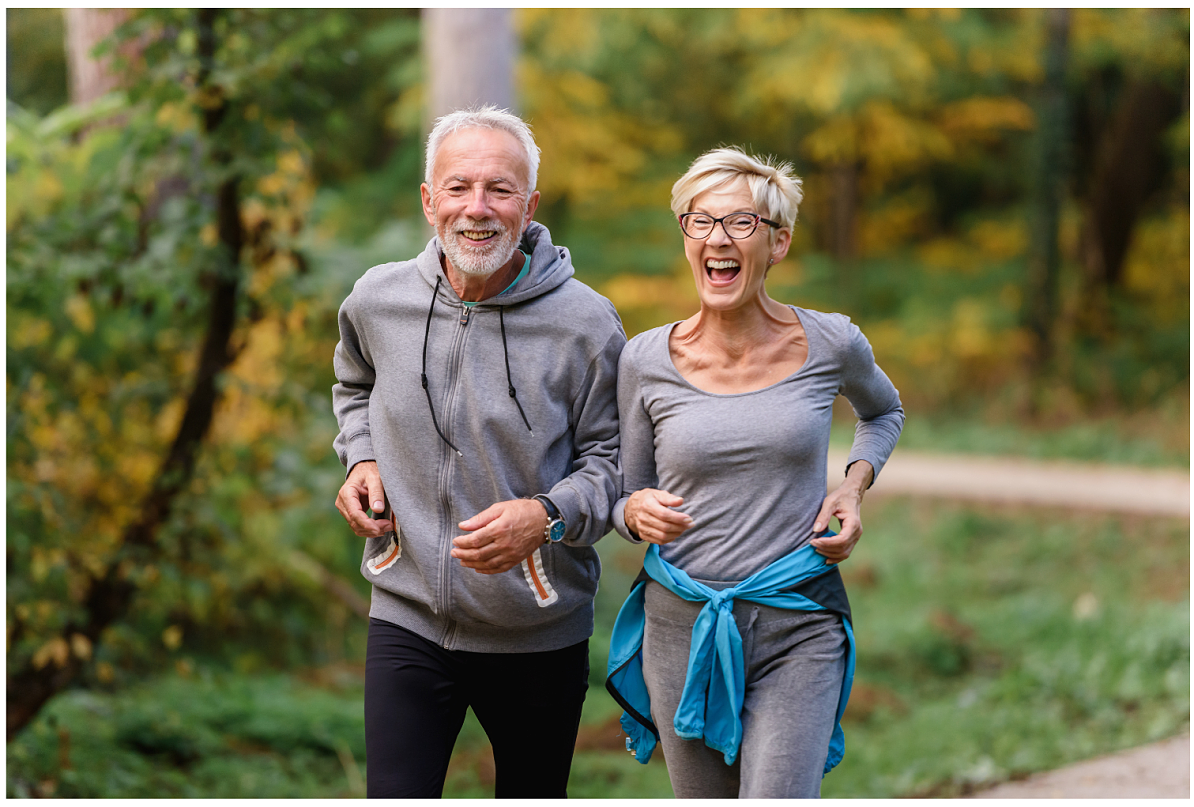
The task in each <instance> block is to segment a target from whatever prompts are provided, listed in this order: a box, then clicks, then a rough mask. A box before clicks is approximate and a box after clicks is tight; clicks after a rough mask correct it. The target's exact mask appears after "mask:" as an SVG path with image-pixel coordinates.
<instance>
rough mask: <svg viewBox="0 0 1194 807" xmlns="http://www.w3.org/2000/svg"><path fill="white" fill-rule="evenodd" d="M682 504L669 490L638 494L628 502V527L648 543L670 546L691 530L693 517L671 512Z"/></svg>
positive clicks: (643, 491) (647, 491)
mask: <svg viewBox="0 0 1194 807" xmlns="http://www.w3.org/2000/svg"><path fill="white" fill-rule="evenodd" d="M682 504H684V500H683V499H681V498H680V497H679V496H673V495H672V494H670V493H668V492H667V491H666V490H656V489H655V488H643V489H642V490H636V491H635V492H634V493H632V494H630V498H629V499H628V500H627V501H626V510H625V517H626V526H627V527H629V528H630V531H631V532H633V533H634V534H635V535H637V536H638V537H639V538H641V539H643V540H644V541H647V542H648V543H652V544H667V543H671V542H672V541H674V540H676V539H677V538H679V537H680V533H682V532H684V531H685V530H686V529H688V528H689V527H691V526H692V517H691V516H689V515H688V514H687V513H681V512H679V511H677V510H673V509H672V508H673V507H679V506H680V505H682Z"/></svg>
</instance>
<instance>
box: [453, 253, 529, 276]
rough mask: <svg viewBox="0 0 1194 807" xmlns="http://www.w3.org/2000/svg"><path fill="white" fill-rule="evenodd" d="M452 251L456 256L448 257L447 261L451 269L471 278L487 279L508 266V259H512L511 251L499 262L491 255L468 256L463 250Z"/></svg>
mask: <svg viewBox="0 0 1194 807" xmlns="http://www.w3.org/2000/svg"><path fill="white" fill-rule="evenodd" d="M452 251H453V252H455V253H456V254H454V255H448V260H450V261H452V266H453V268H455V269H456V271H458V272H460V273H461V274H465V275H469V276H471V277H489V276H490V275H492V274H493V273H495V272H497V271H498V270H499V269H501V268H502V267H503V266H506V265H507V264H509V263H510V259H511V258H513V257H514V250H513V249H511V250H510V251H509V253H508V254H507V255H506V256H505V258H504V259H503V260H501V261H498V260H497V258H496V257H494V256H492V255H470V254H468V251H465V250H452ZM499 257H500V256H499Z"/></svg>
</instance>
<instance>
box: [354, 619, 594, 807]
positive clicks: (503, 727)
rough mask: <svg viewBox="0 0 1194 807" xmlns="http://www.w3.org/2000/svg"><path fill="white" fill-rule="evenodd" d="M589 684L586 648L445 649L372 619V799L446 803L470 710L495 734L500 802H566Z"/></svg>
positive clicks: (368, 681)
mask: <svg viewBox="0 0 1194 807" xmlns="http://www.w3.org/2000/svg"><path fill="white" fill-rule="evenodd" d="M588 679H589V642H588V640H587V639H586V640H585V641H583V642H580V643H579V644H574V645H572V646H571V647H565V648H563V649H562V650H549V651H546V652H539V653H469V652H465V651H463V650H445V649H444V648H442V647H440V646H439V645H437V644H435V643H433V642H429V641H427V640H426V639H424V638H423V637H421V636H419V635H418V634H415V633H412V632H411V631H408V630H406V629H405V628H400V627H398V626H397V625H394V624H392V623H390V622H385V621H383V620H380V619H370V620H369V647H368V651H367V652H366V657H365V753H366V757H367V760H366V761H367V766H366V772H367V779H368V791H369V793H368V794H369V798H440V797H441V796H442V795H443V790H444V777H445V776H446V775H447V771H448V760H449V758H450V757H451V756H452V747H453V746H454V745H455V744H456V736H457V735H458V734H459V733H460V727H461V726H462V725H463V724H464V715H465V711H466V709H467V708H468V707H470V706H471V707H472V708H473V713H474V714H475V715H476V716H477V720H478V721H479V722H480V723H481V727H482V728H484V729H485V733H486V734H487V735H488V736H489V741H490V743H491V744H492V745H493V761H494V766H495V768H496V773H497V782H496V785H495V790H496V792H495V795H496V796H497V797H498V798H514V797H518V798H564V797H566V796H567V795H568V794H567V790H566V788H567V785H568V773H569V770H570V769H571V767H572V751H573V749H574V748H575V746H576V731H577V729H578V728H579V726H580V712H581V706H582V705H583V704H584V700H585V693H586V691H587V690H588V685H589V683H588Z"/></svg>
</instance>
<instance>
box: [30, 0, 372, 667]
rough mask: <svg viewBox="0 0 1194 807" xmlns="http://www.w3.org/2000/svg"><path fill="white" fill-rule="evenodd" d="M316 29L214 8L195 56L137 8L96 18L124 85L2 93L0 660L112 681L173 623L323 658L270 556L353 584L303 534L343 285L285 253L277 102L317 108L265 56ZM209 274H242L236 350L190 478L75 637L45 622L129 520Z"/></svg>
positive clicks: (301, 209) (320, 486) (342, 549)
mask: <svg viewBox="0 0 1194 807" xmlns="http://www.w3.org/2000/svg"><path fill="white" fill-rule="evenodd" d="M322 22H323V18H322V17H320V16H317V15H312V14H309V13H297V12H296V13H295V14H293V15H285V14H283V15H279V16H278V19H276V20H275V19H274V17H273V15H272V13H271V12H255V11H251V10H237V11H233V12H229V13H228V14H227V15H226V16H223V17H219V18H218V19H217V24H216V31H215V40H216V45H217V46H216V52H215V55H214V58H213V60H212V64H211V65H210V66H207V65H205V64H204V63H203V60H202V59H201V55H200V52H199V50H198V33H197V27H196V17H195V13H194V12H192V11H185V10H184V11H165V10H164V11H149V12H145V13H142V14H139V15H137V16H136V17H134V18H133V19H132V21H131V22H130V23H129V24H128V25H127V26H125V28H124V29H123V32H122V33H121V34H120V35H121V36H123V37H128V38H136V39H137V40H138V41H139V42H142V43H145V44H144V47H143V49H142V50H141V55H140V59H141V60H142V62H143V64H142V66H141V67H139V68H138V69H137V71H136V72H135V73H133V75H134V76H135V80H134V81H132V82H131V83H130V84H129V86H128V88H127V93H126V94H125V95H123V96H113V97H110V98H108V99H104V100H102V101H101V102H98V103H97V104H96V105H95V106H94V107H93V108H91V109H90V110H81V109H77V108H64V109H62V110H60V111H59V112H56V113H55V114H53V115H51V116H49V117H47V118H45V119H38V118H37V117H36V116H34V115H33V114H32V113H29V112H26V111H23V110H20V109H19V108H15V107H12V106H10V114H9V117H8V165H9V172H8V200H9V205H8V252H7V258H8V274H7V311H8V317H7V367H8V376H7V378H8V435H9V440H8V470H9V483H8V487H7V502H8V520H7V524H8V534H9V542H8V587H7V602H8V614H9V622H8V631H9V639H10V643H11V644H10V649H9V663H10V669H11V668H12V665H17V664H20V663H23V662H25V661H26V660H30V659H32V660H33V662H34V665H35V666H36V667H44V666H45V665H47V664H61V663H63V662H64V660H65V658H67V657H68V656H69V654H75V655H77V656H79V657H81V658H84V659H88V658H93V657H94V660H95V661H97V662H98V664H96V665H95V666H93V667H91V668H90V670H91V674H93V675H95V676H97V677H98V678H99V680H113V678H114V677H115V676H117V675H120V674H121V673H120V672H119V670H121V669H128V670H130V671H131V670H135V669H138V668H140V667H141V666H142V665H145V664H151V665H157V664H160V663H162V662H164V661H166V660H167V659H170V658H178V653H179V651H180V648H183V645H184V642H185V648H183V649H189V650H191V651H192V652H195V653H199V654H200V655H202V654H204V653H212V654H216V655H220V656H222V657H224V658H230V659H231V658H235V659H237V660H238V663H240V664H243V665H247V666H248V667H253V666H269V665H277V664H282V663H287V662H295V661H297V660H299V659H300V658H308V657H311V654H312V653H315V654H316V657H318V656H319V654H320V653H330V654H331V655H332V656H333V657H338V656H339V655H340V654H342V653H343V652H344V651H345V647H346V645H345V642H346V641H351V637H346V636H345V635H344V632H343V631H342V630H341V629H340V627H339V626H340V625H342V624H343V621H344V620H345V618H346V614H347V611H346V609H345V607H344V606H343V605H342V604H340V603H333V604H332V605H331V606H328V604H327V603H326V597H327V595H326V594H325V593H324V592H323V591H322V590H321V589H320V588H319V587H318V586H317V585H316V584H315V583H314V582H312V581H311V580H309V579H307V578H305V577H303V576H301V575H296V574H294V568H293V566H292V564H291V562H290V557H291V554H292V552H293V551H294V550H297V549H309V552H308V553H307V556H308V557H309V558H314V559H315V560H316V561H317V562H319V563H321V564H324V565H326V566H330V567H331V568H332V569H334V570H336V571H337V572H338V573H339V574H341V575H346V576H347V575H351V576H353V577H354V578H355V577H356V575H355V574H353V572H354V570H355V567H356V565H357V562H358V560H359V558H356V557H353V555H355V553H356V551H357V547H356V545H355V544H353V542H351V541H347V542H340V541H336V542H330V543H329V542H327V541H326V540H325V539H324V536H325V535H327V534H329V533H330V534H333V535H341V534H342V532H343V531H342V529H338V528H337V527H338V525H337V524H336V523H335V521H333V517H335V516H336V514H335V513H334V511H330V508H328V507H327V506H326V504H325V503H326V502H328V501H329V500H330V495H331V494H330V491H334V490H335V488H336V487H337V486H338V484H339V482H338V480H339V479H340V478H341V473H342V472H341V471H340V470H339V465H338V463H337V462H336V461H335V457H334V455H332V453H331V452H330V450H329V446H330V443H331V440H332V437H333V436H334V418H332V416H331V412H330V403H329V401H328V395H327V392H326V391H327V389H329V388H330V386H331V384H332V383H333V380H334V379H333V378H332V375H331V368H330V355H331V347H332V345H333V344H334V341H335V336H334V335H335V333H336V329H335V314H336V308H337V306H338V304H339V301H340V300H341V299H342V298H343V296H344V294H345V293H346V292H347V285H346V283H351V279H347V280H346V279H345V278H344V277H343V276H341V275H338V274H337V273H334V272H332V273H328V272H326V271H322V270H324V268H325V267H324V265H319V266H317V267H314V268H313V267H312V264H311V263H310V262H308V261H307V260H306V258H305V256H304V255H303V254H302V250H301V247H300V244H299V238H300V236H301V233H302V228H303V225H304V222H305V220H306V217H307V215H308V208H309V205H310V202H311V198H312V195H313V189H314V186H313V181H312V176H311V168H310V164H311V157H310V150H309V149H308V148H307V147H306V145H305V144H304V143H303V141H302V140H301V138H300V137H299V136H298V134H297V132H296V127H295V125H294V124H293V122H292V120H291V118H290V117H289V113H290V112H291V111H292V110H293V109H295V108H303V109H310V108H312V107H316V108H317V107H318V103H319V102H320V99H321V98H322V99H323V101H325V102H326V93H322V94H321V92H317V91H315V90H312V89H311V88H309V87H307V85H305V84H304V82H303V81H301V80H298V79H296V77H295V75H294V73H293V71H292V70H291V69H290V67H291V66H292V65H293V63H294V61H295V59H297V58H299V56H300V55H301V54H303V53H304V52H305V50H306V49H307V48H309V47H315V46H317V45H320V44H321V43H326V39H325V37H327V36H331V34H328V33H327V32H324V31H323V30H322V28H321V24H322ZM342 27H343V26H342ZM209 67H210V68H212V69H211V72H210V82H208V83H205V80H204V79H203V78H202V76H203V75H204V71H205V70H208V69H209ZM220 98H222V99H223V101H222V102H223V103H224V105H225V106H226V112H225V113H224V116H223V120H222V121H221V123H220V124H219V126H218V127H217V128H215V129H214V130H213V131H210V132H205V124H204V122H203V121H204V119H205V116H206V115H207V114H208V112H209V111H210V110H212V109H214V108H215V107H214V106H213V104H214V103H216V100H215V99H220ZM116 121H118V125H113V122H116ZM208 128H210V126H208ZM84 132H85V133H86V134H85V136H81V135H82V134H83V133H84ZM229 177H236V179H237V182H238V188H239V194H240V211H239V213H240V218H241V225H242V227H243V228H244V231H245V234H246V244H245V249H244V252H243V254H241V255H240V256H237V257H238V258H239V264H237V265H234V264H232V263H230V262H229V261H228V256H227V254H226V251H225V247H224V245H223V244H222V243H221V242H220V241H219V239H218V237H217V228H216V223H215V221H214V211H215V201H214V200H215V194H216V191H217V188H218V187H219V186H220V185H221V183H224V182H225V181H226V180H228V179H229ZM227 273H243V274H244V280H243V282H242V284H241V286H242V289H243V292H242V294H241V295H240V300H239V302H238V303H237V311H236V313H237V314H238V316H239V318H240V319H239V322H240V324H239V326H238V327H237V329H236V331H235V332H234V335H233V348H234V350H236V351H237V353H236V360H235V362H234V364H233V365H232V366H231V368H230V370H229V371H228V373H226V374H225V377H224V378H223V379H222V384H221V401H220V405H219V408H218V411H217V413H216V421H215V426H214V428H213V430H212V432H211V433H210V434H209V440H208V443H207V445H206V447H205V450H204V451H203V452H202V454H201V459H200V462H199V466H198V468H197V470H196V473H195V478H194V480H193V483H192V484H191V485H190V486H189V488H188V489H187V490H186V491H185V492H184V493H183V495H182V498H181V501H179V502H177V503H176V507H175V517H174V518H173V519H171V520H170V521H169V523H167V524H166V525H165V527H164V529H163V531H162V534H161V535H160V536H159V541H158V546H159V549H158V552H157V553H156V554H155V555H152V556H142V557H140V558H139V559H138V562H137V563H136V564H134V565H133V566H131V567H128V568H127V574H128V575H129V579H130V580H131V581H132V582H134V583H135V584H136V585H137V587H138V588H139V589H140V591H141V596H140V597H139V599H138V601H137V603H136V606H135V608H134V612H133V614H132V615H131V617H130V620H129V622H128V623H127V624H124V625H121V626H118V627H117V628H116V629H114V630H113V631H111V632H110V635H109V636H108V637H107V641H105V642H104V643H103V644H102V645H101V646H100V647H98V648H93V647H92V646H91V645H90V643H89V642H87V641H86V639H85V638H84V637H82V636H81V635H79V634H75V635H74V637H70V636H68V637H62V636H60V635H59V634H61V632H62V630H63V628H64V627H65V626H67V625H70V624H75V625H78V624H82V622H83V621H84V612H83V602H82V599H83V597H85V595H86V592H87V586H88V581H89V580H90V579H91V578H92V577H95V576H100V575H102V574H103V572H104V570H105V569H106V568H107V566H108V565H109V564H110V563H111V562H112V558H113V557H114V556H115V553H116V552H117V551H118V548H119V546H120V543H121V536H122V534H123V531H124V530H125V529H126V528H127V527H128V525H129V524H130V523H131V522H132V521H133V520H134V519H136V518H137V517H138V515H139V508H140V507H141V503H142V500H143V498H144V497H145V495H146V493H147V492H148V490H149V488H150V485H151V483H152V481H153V479H154V475H155V473H157V469H158V467H159V465H160V463H161V462H162V459H163V457H164V456H165V452H166V449H167V448H168V447H169V445H170V441H171V440H172V439H173V437H174V434H175V432H176V430H177V428H178V424H179V422H180V418H181V416H182V411H183V406H184V402H185V400H186V396H187V395H188V394H189V393H190V388H191V385H192V383H193V375H194V373H195V364H196V359H197V357H198V353H199V346H200V342H201V340H202V339H203V337H204V334H205V332H206V327H207V317H208V308H209V305H210V303H209V293H208V289H209V288H210V287H211V285H212V281H213V280H214V279H215V278H216V277H220V276H226V275H227ZM329 339H330V340H331V341H330V342H329ZM316 502H318V503H319V504H316ZM357 582H358V585H359V586H360V587H361V588H362V589H366V588H367V587H366V585H365V584H364V583H363V581H359V580H358V581H357ZM263 637H264V639H263Z"/></svg>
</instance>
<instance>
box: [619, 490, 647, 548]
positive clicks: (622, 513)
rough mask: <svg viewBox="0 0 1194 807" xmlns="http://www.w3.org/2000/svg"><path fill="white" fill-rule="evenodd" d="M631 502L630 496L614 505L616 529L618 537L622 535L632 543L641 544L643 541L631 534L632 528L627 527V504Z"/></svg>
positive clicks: (624, 497)
mask: <svg viewBox="0 0 1194 807" xmlns="http://www.w3.org/2000/svg"><path fill="white" fill-rule="evenodd" d="M629 500H630V497H629V496H623V497H622V498H620V499H618V503H617V504H615V505H614V514H613V520H614V529H615V530H617V531H618V535H621V536H622V537H623V538H625V539H626V540H627V541H629V542H630V543H632V544H641V543H642V542H643V539H642V538H639V537H638V536H637V535H635V534H634V533H633V532H631V531H630V527H628V526H626V502H628V501H629Z"/></svg>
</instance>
